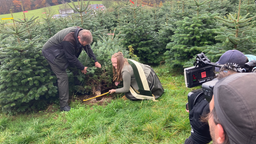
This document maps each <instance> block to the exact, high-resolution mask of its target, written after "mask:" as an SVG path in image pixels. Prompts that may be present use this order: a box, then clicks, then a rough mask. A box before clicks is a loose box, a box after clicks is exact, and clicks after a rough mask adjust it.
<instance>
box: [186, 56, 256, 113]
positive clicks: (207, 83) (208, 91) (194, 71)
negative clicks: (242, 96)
mask: <svg viewBox="0 0 256 144" xmlns="http://www.w3.org/2000/svg"><path fill="white" fill-rule="evenodd" d="M222 66H223V65H219V64H216V63H212V62H211V61H210V60H209V59H208V58H207V57H206V56H205V54H204V53H200V54H197V56H196V61H195V63H194V66H193V67H189V68H185V69H184V77H185V84H186V87H188V88H192V87H195V86H199V85H202V90H203V92H201V93H197V94H196V96H192V95H194V93H193V92H190V93H189V94H188V104H187V105H186V109H187V110H191V108H192V107H193V105H194V104H195V103H196V101H197V100H198V98H199V96H200V95H204V98H205V99H206V100H207V101H208V102H210V100H211V99H212V95H213V88H214V85H215V84H216V83H217V81H218V79H217V78H216V74H215V67H218V68H221V67H222ZM255 66H256V61H255V60H253V61H250V62H248V63H245V66H244V67H243V68H240V67H239V66H238V68H237V69H236V70H237V72H253V71H254V72H256V68H255ZM191 99H192V100H191ZM190 102H193V103H190Z"/></svg>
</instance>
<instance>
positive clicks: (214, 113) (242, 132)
mask: <svg viewBox="0 0 256 144" xmlns="http://www.w3.org/2000/svg"><path fill="white" fill-rule="evenodd" d="M255 81H256V74H255V73H237V74H233V75H230V76H227V77H225V76H224V78H222V79H220V80H219V81H218V82H217V84H216V85H215V86H214V90H213V97H212V100H211V102H210V104H209V105H210V113H209V114H208V116H207V118H206V120H207V121H208V123H209V126H210V134H211V137H212V140H213V144H221V143H225V144H252V143H256V121H255V119H256V111H255V109H256V104H255V103H256V99H255V94H256V89H255V86H256V84H255Z"/></svg>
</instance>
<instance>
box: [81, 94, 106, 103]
mask: <svg viewBox="0 0 256 144" xmlns="http://www.w3.org/2000/svg"><path fill="white" fill-rule="evenodd" d="M106 94H109V92H106V93H103V94H101V95H97V96H95V97H91V98H88V99H84V100H83V101H88V100H91V99H94V98H97V97H101V96H104V95H106Z"/></svg>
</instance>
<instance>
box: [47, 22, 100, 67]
mask: <svg viewBox="0 0 256 144" xmlns="http://www.w3.org/2000/svg"><path fill="white" fill-rule="evenodd" d="M80 30H82V28H80V27H77V26H74V27H69V28H66V29H63V30H61V31H59V32H58V33H56V34H55V35H54V36H52V37H51V38H50V39H49V40H48V41H47V42H46V43H45V44H44V46H43V50H42V53H43V55H44V57H45V58H46V59H47V60H48V61H50V62H51V63H53V64H55V65H57V66H58V67H59V68H61V69H63V70H65V69H66V68H67V67H68V65H69V64H71V65H73V66H75V67H77V68H78V69H80V70H83V69H84V66H83V64H82V63H81V62H80V61H79V60H78V57H79V55H80V54H81V52H82V49H84V50H85V51H86V53H87V54H88V56H89V57H90V58H93V60H94V61H95V62H96V61H97V59H96V57H95V55H94V53H93V52H92V49H91V46H90V45H86V46H85V47H83V46H82V45H81V44H80V43H79V41H78V38H77V36H78V33H79V31H80Z"/></svg>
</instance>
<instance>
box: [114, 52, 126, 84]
mask: <svg viewBox="0 0 256 144" xmlns="http://www.w3.org/2000/svg"><path fill="white" fill-rule="evenodd" d="M111 58H116V59H117V69H115V67H114V66H113V67H112V69H113V81H122V80H123V79H122V69H123V67H124V65H125V64H128V61H127V59H126V58H124V56H123V53H122V52H117V53H115V54H113V55H112V57H111Z"/></svg>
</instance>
